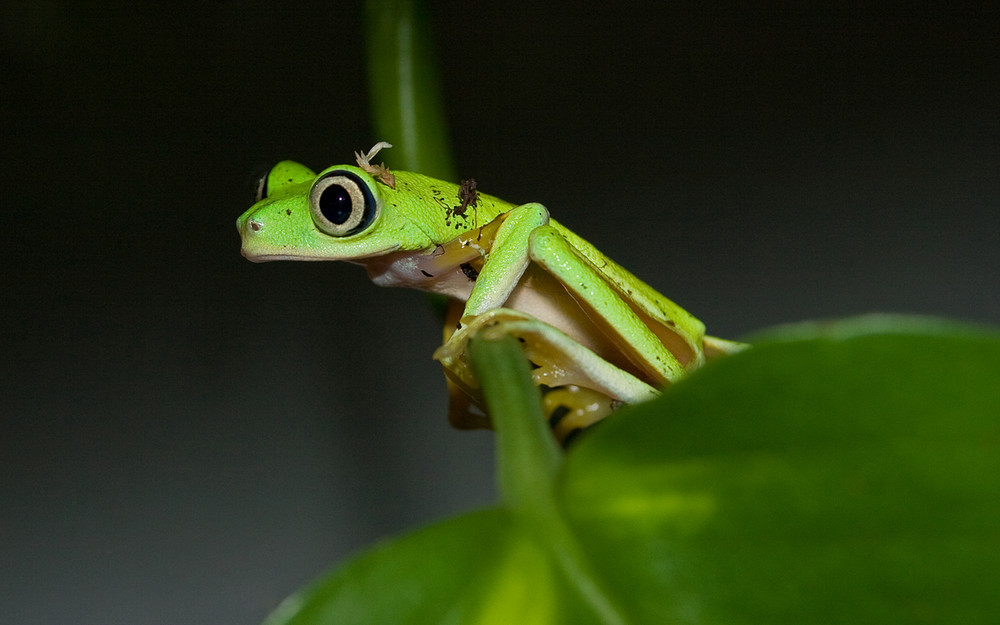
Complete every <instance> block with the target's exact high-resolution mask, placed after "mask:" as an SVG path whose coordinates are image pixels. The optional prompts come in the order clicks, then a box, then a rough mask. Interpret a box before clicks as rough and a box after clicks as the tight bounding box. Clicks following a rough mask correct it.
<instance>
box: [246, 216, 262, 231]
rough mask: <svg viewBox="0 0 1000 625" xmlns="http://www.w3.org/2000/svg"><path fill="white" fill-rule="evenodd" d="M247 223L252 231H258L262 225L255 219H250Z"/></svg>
mask: <svg viewBox="0 0 1000 625" xmlns="http://www.w3.org/2000/svg"><path fill="white" fill-rule="evenodd" d="M247 225H249V226H250V229H251V230H253V231H254V232H260V229H261V228H262V227H263V226H262V225H261V223H260V222H259V221H257V220H256V219H251V220H250V222H249V223H248V224H247Z"/></svg>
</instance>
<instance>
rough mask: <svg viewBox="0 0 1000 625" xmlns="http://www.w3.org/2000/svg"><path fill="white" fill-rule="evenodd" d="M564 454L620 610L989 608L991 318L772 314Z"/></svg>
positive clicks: (998, 373) (584, 527)
mask: <svg viewBox="0 0 1000 625" xmlns="http://www.w3.org/2000/svg"><path fill="white" fill-rule="evenodd" d="M564 469H565V471H564V475H563V476H562V477H563V481H562V484H561V491H560V497H561V501H562V504H563V509H564V512H565V514H566V518H567V519H568V524H569V526H570V527H571V528H572V531H573V532H574V533H575V535H576V537H577V539H578V540H579V541H580V542H581V544H583V545H585V547H586V550H587V554H588V556H589V557H590V559H591V561H592V562H593V563H594V565H595V567H596V568H597V569H598V570H599V571H600V572H601V575H602V578H603V580H602V581H603V583H604V586H605V587H606V588H608V589H609V590H610V591H611V592H612V593H613V594H614V595H616V596H617V597H618V598H619V599H620V602H619V603H620V604H621V605H623V606H624V607H625V609H626V610H627V612H628V617H629V618H630V619H631V621H632V622H636V623H653V622H656V623H813V624H821V623H859V622H868V623H925V622H926V623H930V622H941V623H945V622H947V623H996V622H1000V593H998V592H997V588H1000V556H998V555H997V554H998V553H1000V336H998V335H997V334H996V333H987V332H981V331H975V330H973V329H970V328H965V327H960V326H957V325H956V324H952V323H946V322H938V321H928V320H914V319H900V318H891V317H879V318H866V319H859V320H849V321H846V322H841V323H832V324H830V323H828V324H806V325H803V326H799V327H794V328H785V329H783V330H781V331H776V332H772V333H771V334H770V339H769V342H765V343H762V344H759V345H757V346H755V347H754V348H752V349H750V350H748V351H747V352H745V353H742V354H740V355H738V356H734V357H730V358H727V359H724V360H722V361H720V362H718V363H717V364H713V366H710V367H707V368H705V369H704V370H702V371H700V372H698V373H696V374H695V375H694V376H692V378H691V379H690V380H688V381H685V382H683V383H681V384H678V385H677V386H676V387H675V388H673V389H671V390H670V391H669V392H668V393H666V394H665V395H664V397H662V398H661V399H660V400H658V401H655V402H650V403H648V404H645V405H641V406H636V407H635V408H633V409H629V410H622V411H621V412H619V413H618V414H616V415H613V416H612V417H610V418H609V419H607V420H606V422H605V423H602V424H600V425H599V426H598V427H597V428H594V430H593V431H591V432H588V433H587V436H585V437H584V438H583V439H582V440H581V441H580V443H579V445H578V446H577V447H576V448H575V449H574V450H573V453H571V454H569V457H568V458H567V462H566V464H565V467H564Z"/></svg>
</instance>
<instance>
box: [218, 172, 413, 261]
mask: <svg viewBox="0 0 1000 625" xmlns="http://www.w3.org/2000/svg"><path fill="white" fill-rule="evenodd" d="M393 192H394V190H393V189H391V188H390V187H388V186H387V185H386V184H385V183H383V182H376V180H375V179H374V178H372V176H371V175H369V174H368V173H366V172H365V171H364V170H363V169H361V168H360V167H355V166H353V165H336V166H333V167H329V168H327V169H325V170H323V171H321V172H320V173H319V175H317V174H315V173H313V172H312V170H310V169H309V168H308V167H306V166H304V165H300V164H299V163H295V162H292V161H282V162H280V163H278V164H277V165H275V166H274V167H273V168H272V169H271V171H269V172H268V173H267V175H266V176H264V178H262V179H261V182H260V185H259V187H258V190H257V202H256V203H255V204H254V205H253V206H252V207H250V210H248V211H247V212H245V213H243V215H241V216H240V218H239V220H237V222H236V226H237V228H238V229H239V231H240V237H241V238H242V239H243V248H242V253H243V255H244V256H245V257H247V258H248V259H250V260H252V261H255V262H264V261H268V260H348V261H350V260H357V259H363V258H371V257H374V256H381V255H383V254H386V253H389V252H391V251H394V250H397V249H400V248H403V249H417V248H419V247H423V246H426V245H427V244H428V241H427V237H426V236H425V235H424V234H423V233H422V232H421V231H420V230H419V229H414V228H413V227H412V225H411V224H409V223H408V220H407V218H406V215H405V214H404V213H402V212H399V211H393V210H391V208H392V205H391V204H392V203H391V202H389V201H387V195H391V194H392V193H393Z"/></svg>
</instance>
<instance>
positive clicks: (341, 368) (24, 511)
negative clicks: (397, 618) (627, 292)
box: [0, 0, 1000, 625]
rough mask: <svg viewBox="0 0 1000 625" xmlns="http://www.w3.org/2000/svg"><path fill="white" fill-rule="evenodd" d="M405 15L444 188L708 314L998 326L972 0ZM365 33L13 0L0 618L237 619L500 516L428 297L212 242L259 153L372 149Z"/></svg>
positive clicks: (299, 14)
mask: <svg viewBox="0 0 1000 625" xmlns="http://www.w3.org/2000/svg"><path fill="white" fill-rule="evenodd" d="M431 10H432V12H433V15H434V18H435V24H436V41H437V46H438V49H439V52H440V55H441V57H442V64H443V79H444V89H445V94H446V101H447V109H448V116H449V120H450V122H451V124H452V131H453V138H454V146H455V151H456V155H457V161H458V164H459V171H460V173H461V174H462V176H463V177H472V176H474V177H475V178H476V179H477V180H478V181H479V186H480V188H481V189H483V190H485V191H488V192H490V193H493V194H496V195H500V196H502V197H505V198H507V199H510V200H512V201H529V200H533V201H540V202H543V203H545V204H546V205H547V206H548V207H549V208H550V210H551V211H552V213H553V214H554V215H555V216H556V217H557V218H558V219H559V220H560V221H562V222H563V223H564V224H566V225H567V226H569V227H571V228H573V229H574V230H576V231H577V232H579V233H580V234H581V235H583V236H584V237H586V238H588V239H589V240H590V241H592V242H593V243H595V244H596V245H597V246H598V247H600V248H601V249H603V250H604V251H606V252H607V253H609V254H610V255H611V256H612V257H614V258H616V259H617V260H619V261H620V262H622V263H623V264H624V265H626V266H627V267H630V268H632V269H633V270H634V271H635V272H636V273H637V274H638V275H639V276H640V277H642V278H644V279H646V280H647V281H649V282H651V283H652V284H653V285H654V286H656V287H658V288H659V289H660V290H662V291H663V292H664V293H666V294H667V295H668V296H670V297H671V298H673V299H675V300H676V301H678V302H679V303H681V304H682V305H684V306H685V307H687V308H688V309H689V310H691V311H693V312H694V313H695V314H696V315H698V316H699V317H700V318H701V319H703V320H705V321H706V323H707V324H708V326H709V328H710V330H711V331H712V332H713V333H715V334H718V335H721V336H728V337H738V336H740V335H742V334H744V333H746V332H749V331H752V330H755V329H759V328H763V327H766V326H769V325H773V324H776V323H782V322H789V321H795V320H803V319H813V318H820V317H836V316H844V315H852V314H857V313H864V312H871V311H897V312H908V313H922V314H934V315H947V316H951V317H956V318H959V319H964V320H970V321H974V322H984V323H990V324H996V323H998V322H1000V308H998V304H1000V290H998V288H997V283H996V277H997V270H998V261H1000V251H998V244H1000V116H998V114H997V111H998V110H1000V106H998V104H1000V103H998V97H997V96H998V92H1000V88H998V86H1000V70H998V58H1000V50H998V47H1000V46H998V37H997V32H1000V30H998V28H997V20H996V19H995V16H994V15H992V13H991V12H990V11H989V10H980V11H976V10H968V11H966V10H959V9H947V10H945V9H936V10H933V11H915V10H913V9H909V10H908V11H907V12H899V11H897V12H887V11H886V10H879V9H873V8H868V7H867V6H866V5H865V4H857V5H853V4H848V5H846V6H845V7H842V8H837V9H831V8H817V7H813V6H808V4H807V5H799V4H796V5H795V8H789V7H780V8H779V7H777V6H771V7H766V6H758V7H757V8H754V9H749V8H746V7H745V6H743V5H738V6H737V5H736V4H735V3H734V4H733V5H730V4H726V3H718V4H716V3H711V2H710V3H704V2H699V3H691V4H681V5H669V6H665V5H664V4H661V3H631V2H615V3H587V4H581V5H580V7H579V8H577V9H570V8H567V6H566V5H563V4H561V3H546V2H531V3H524V4H522V5H512V4H509V3H504V4H502V5H493V4H491V3H482V5H480V3H469V2H458V1H455V2H445V1H439V2H432V3H431ZM362 51H363V41H362V36H361V16H360V9H359V7H358V6H356V3H353V2H349V3H339V2H325V3H319V4H316V5H310V6H301V5H289V4H283V3H274V2H262V1H251V2H246V1H244V2H235V1H230V2H225V1H210V0H204V1H202V2H200V3H191V4H188V5H185V4H183V3H165V4H164V5H163V6H160V5H159V3H131V4H128V5H125V4H122V5H117V6H116V5H113V4H108V3H86V2H72V3H71V2H57V1H55V0H33V1H32V2H30V3H29V2H25V3H20V4H9V3H8V4H4V5H3V8H2V14H0V55H2V56H0V62H2V68H0V72H2V74H0V76H2V85H0V89H2V92H0V93H2V95H0V114H2V124H3V141H2V156H3V158H2V163H3V167H2V174H0V175H2V179H0V181H2V209H0V224H2V232H3V239H2V241H3V243H2V245H0V254H2V262H3V264H2V267H3V270H2V274H0V275H2V277H0V287H2V288H0V294H2V295H0V297H2V308H0V314H2V326H0V327H2V330H0V332H2V334H0V337H2V345H0V348H2V353H3V360H4V363H3V364H4V367H3V369H2V388H0V392H2V400H0V401H2V404H0V408H2V426H0V428H2V429H0V470H2V475H0V562H2V565H0V566H2V574H0V612H2V613H3V615H4V620H5V621H7V622H11V623H19V624H22V625H24V624H34V623H39V624H41V623H45V624H51V623H75V624H89V623H102V624H107V623H216V624H227V623H232V624H236V623H256V622H258V621H259V620H260V619H261V618H262V617H263V616H264V615H265V614H266V613H267V612H268V611H269V610H270V609H271V608H272V607H273V606H274V605H275V604H276V603H277V602H278V601H279V600H280V599H281V598H283V597H284V596H285V595H286V594H287V593H289V592H291V591H292V590H293V589H295V588H297V587H298V586H300V585H301V584H302V583H304V582H306V581H307V580H309V579H311V578H313V577H314V576H315V575H317V574H318V573H319V572H320V571H322V570H323V569H325V568H326V567H327V566H329V565H330V564H332V563H334V562H336V561H339V560H341V559H342V558H343V557H345V556H346V555H347V554H348V553H350V552H352V551H354V550H357V549H359V548H361V547H363V546H365V545H368V544H370V543H371V542H372V541H374V540H375V539H377V538H379V537H382V536H386V535H388V534H391V533H395V532H399V531H401V530H404V529H405V528H410V527H414V526H416V525H418V524H421V523H424V522H428V521H431V520H433V519H438V518H442V517H444V516H446V515H450V514H454V513H457V512H460V511H463V510H467V509H469V508H471V507H474V506H479V505H484V504H488V503H489V502H491V501H493V500H494V497H495V490H494V487H493V485H492V477H491V476H492V466H491V462H492V448H491V445H492V438H491V434H489V433H485V432H477V433H468V432H454V431H452V430H450V429H449V428H448V426H447V424H446V420H445V407H446V393H445V390H444V385H443V382H442V379H441V374H440V372H439V370H438V368H437V365H436V363H434V362H432V361H431V360H430V354H431V352H432V351H433V349H434V347H435V346H436V345H437V343H438V340H439V329H438V327H437V325H436V323H435V321H434V318H433V317H432V315H431V314H430V313H429V312H428V311H427V310H426V309H425V308H424V305H423V302H422V299H421V296H420V295H419V294H418V293H415V292H410V291H406V290H392V289H378V288H376V287H374V286H372V285H371V284H370V283H369V282H368V281H367V279H366V278H365V275H364V272H363V271H362V270H360V269H359V268H357V267H352V266H349V265H343V264H329V263H272V264H268V265H253V264H251V263H248V262H246V261H245V260H243V259H242V258H241V257H240V255H239V243H238V237H237V234H236V229H235V227H234V222H235V219H236V217H237V216H238V215H239V214H240V213H242V212H243V211H244V210H245V209H246V208H247V207H249V205H250V201H251V197H252V192H253V182H254V175H255V174H257V173H260V172H261V171H262V168H264V167H266V166H267V165H269V164H272V163H273V162H274V161H276V160H279V159H282V158H293V159H295V160H299V161H302V162H304V163H306V164H308V165H310V166H312V167H314V168H321V167H325V166H327V165H330V164H334V163H338V162H350V161H351V160H352V151H354V150H360V149H363V148H364V149H367V148H368V147H369V146H371V145H372V144H373V143H375V141H377V140H380V139H388V140H390V141H393V140H394V138H393V137H378V136H374V135H373V132H372V130H371V126H370V124H369V121H368V113H367V111H368V104H369V103H368V100H367V95H366V87H365V75H364V67H363V65H364V58H363V52H362ZM385 154H386V159H387V161H388V163H389V165H390V166H391V165H392V151H391V150H390V151H389V152H387V153H385ZM941 373H942V375H947V374H948V363H941Z"/></svg>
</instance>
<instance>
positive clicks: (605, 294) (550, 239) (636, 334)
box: [529, 226, 687, 387]
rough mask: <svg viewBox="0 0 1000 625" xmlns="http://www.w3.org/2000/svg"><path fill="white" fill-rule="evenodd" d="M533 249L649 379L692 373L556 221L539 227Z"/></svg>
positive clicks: (664, 380)
mask: <svg viewBox="0 0 1000 625" xmlns="http://www.w3.org/2000/svg"><path fill="white" fill-rule="evenodd" d="M529 254H530V257H531V260H532V261H534V262H535V263H536V264H538V265H539V266H540V267H541V268H542V269H543V270H545V271H546V272H547V273H549V274H550V275H552V276H553V277H554V278H555V279H556V280H558V281H559V282H561V283H562V285H563V286H564V287H566V290H567V291H569V292H570V294H571V295H572V296H573V298H574V299H575V300H576V301H577V302H578V303H579V304H580V306H582V307H583V308H584V309H586V310H587V311H588V316H590V318H591V319H592V320H593V321H594V322H595V323H596V324H597V325H598V327H599V328H600V330H601V331H602V332H604V333H605V334H606V335H608V336H609V337H611V338H612V340H613V341H614V343H615V344H616V345H617V346H618V347H619V348H620V349H621V351H622V353H623V354H624V355H625V357H626V358H627V359H628V360H629V361H631V362H632V363H633V365H634V366H635V367H636V368H637V371H639V372H641V375H642V376H643V377H644V379H645V380H646V381H648V382H651V383H652V384H653V385H654V386H657V387H660V386H665V385H667V384H670V383H672V382H676V381H678V380H680V379H681V378H683V377H684V376H685V375H686V374H687V371H686V369H685V367H684V365H683V364H682V363H681V362H680V360H678V359H677V357H676V356H675V355H674V354H673V353H671V351H670V350H669V349H668V348H667V347H666V346H665V345H664V344H663V341H661V340H660V338H659V337H657V335H656V334H655V333H654V332H653V331H652V330H651V329H650V328H649V326H647V325H646V324H645V323H644V322H643V321H642V319H640V318H639V316H638V315H637V314H636V312H635V311H634V310H633V309H632V308H631V307H630V306H629V304H628V303H627V302H625V301H624V300H623V299H622V296H621V295H619V293H618V292H616V291H615V289H614V288H612V287H611V285H609V284H608V283H607V282H606V281H605V279H604V277H603V276H601V274H600V273H599V272H598V271H597V270H596V269H594V267H593V266H592V265H591V264H590V263H589V262H588V261H586V260H584V259H583V258H582V257H581V256H580V255H579V254H577V253H576V252H575V251H574V249H573V246H572V245H570V243H569V242H568V241H567V240H566V239H565V238H564V237H563V236H562V235H561V234H560V233H559V231H558V230H556V229H555V228H553V227H551V226H541V227H539V228H536V229H535V231H534V232H532V235H531V240H530V243H529Z"/></svg>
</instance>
